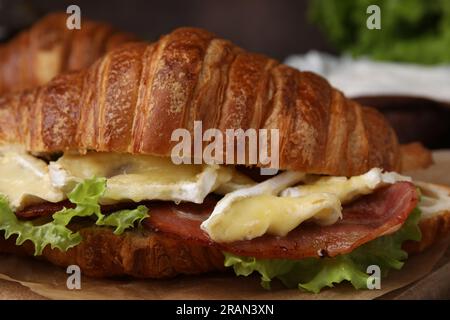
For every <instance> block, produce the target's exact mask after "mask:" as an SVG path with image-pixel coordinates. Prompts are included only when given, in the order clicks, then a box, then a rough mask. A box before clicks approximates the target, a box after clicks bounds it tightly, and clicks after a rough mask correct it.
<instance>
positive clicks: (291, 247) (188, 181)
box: [0, 146, 447, 292]
mask: <svg viewBox="0 0 450 320" xmlns="http://www.w3.org/2000/svg"><path fill="white" fill-rule="evenodd" d="M419 187H420V185H419ZM0 194H2V196H1V197H0V230H3V231H4V236H5V238H9V237H10V236H12V235H15V236H16V237H17V238H16V244H17V245H21V244H23V243H24V242H25V241H27V240H29V241H31V242H32V243H33V244H34V246H35V254H37V255H38V254H41V253H42V251H43V250H44V249H45V247H47V246H49V247H51V248H56V249H58V250H62V251H66V250H69V249H70V248H72V247H74V246H76V245H78V244H79V243H80V242H81V241H82V238H81V236H80V234H79V233H78V232H75V231H74V230H72V229H73V228H71V222H73V220H79V219H85V220H86V219H88V220H89V221H92V222H91V223H93V224H95V225H97V226H98V227H104V228H113V229H114V233H115V234H117V235H120V234H122V233H123V232H125V231H126V230H129V231H132V230H133V229H135V228H142V227H143V228H147V229H149V230H153V231H154V232H164V233H168V234H172V235H173V236H176V237H178V238H180V239H183V240H185V241H195V242H196V243H198V244H199V245H204V246H216V247H217V248H220V249H221V250H222V251H223V252H224V257H225V260H224V263H225V265H226V266H229V267H233V268H234V270H235V272H236V273H237V274H238V275H248V274H251V273H252V272H259V273H260V274H261V276H262V283H263V285H264V286H265V287H267V286H268V284H269V282H270V280H271V279H272V278H278V279H280V280H281V281H283V283H285V284H286V285H289V286H293V285H295V286H298V287H299V288H302V289H304V290H308V291H312V292H318V291H320V290H321V289H322V288H323V287H325V286H333V283H338V282H341V281H344V280H348V281H350V282H351V283H352V284H353V285H354V286H355V287H356V288H364V287H367V285H366V282H364V281H365V280H367V279H368V277H369V275H368V274H367V273H365V271H366V270H365V268H367V266H368V265H372V264H378V265H380V267H381V268H382V272H383V274H384V273H385V272H387V271H388V270H389V269H392V268H395V269H399V268H400V267H401V266H402V264H403V261H404V260H405V259H406V256H407V255H406V253H405V252H404V251H403V250H401V245H402V243H403V242H404V241H406V240H419V239H420V231H419V228H418V227H417V223H418V221H419V218H420V204H419V194H418V189H417V187H416V186H415V185H413V184H412V182H411V179H410V178H409V177H405V176H402V175H399V174H397V173H394V172H389V173H388V172H383V171H382V170H381V169H378V168H373V169H372V170H370V171H369V172H367V173H365V174H363V175H360V176H355V177H323V176H318V175H312V174H305V173H301V172H291V171H285V172H282V173H280V174H279V175H277V176H275V177H272V178H270V179H267V180H265V181H263V182H260V183H256V182H254V181H253V180H252V179H250V178H249V177H247V176H246V175H244V174H242V173H240V172H239V171H238V170H236V168H234V167H232V166H219V165H175V164H173V163H172V162H171V160H170V158H160V157H153V156H146V155H129V154H115V153H99V152H88V153H87V154H85V155H77V154H63V155H62V156H60V157H59V158H58V159H56V160H54V161H49V162H46V161H44V160H42V159H40V158H38V157H35V156H33V155H31V154H29V153H27V152H25V151H24V150H23V149H21V148H19V147H15V146H4V147H2V149H1V150H0ZM424 198H425V199H427V198H431V196H430V195H429V196H426V197H424ZM446 201H447V200H446ZM427 203H430V201H428V202H427ZM432 205H439V204H436V203H435V202H434V203H433V204H432ZM415 208H416V209H415ZM425 210H426V208H425Z"/></svg>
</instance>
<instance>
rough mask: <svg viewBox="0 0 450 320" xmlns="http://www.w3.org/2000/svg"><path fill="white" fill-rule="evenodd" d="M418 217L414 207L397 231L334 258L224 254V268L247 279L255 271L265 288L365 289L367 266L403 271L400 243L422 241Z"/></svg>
mask: <svg viewBox="0 0 450 320" xmlns="http://www.w3.org/2000/svg"><path fill="white" fill-rule="evenodd" d="M419 218H420V211H419V209H418V208H416V209H414V210H413V212H411V214H410V215H409V217H408V219H407V220H406V221H405V223H404V224H403V226H402V227H401V228H400V229H399V230H398V231H397V232H395V233H393V234H391V235H386V236H383V237H380V238H377V239H375V240H373V241H370V242H368V243H366V244H364V245H362V246H360V247H359V248H357V249H355V250H354V251H352V252H351V253H349V254H345V255H339V256H336V257H333V258H322V259H318V258H306V259H301V260H287V259H255V258H252V257H239V256H236V255H233V254H230V253H226V252H225V253H224V255H225V266H226V267H233V269H234V272H235V273H236V275H242V276H248V275H250V274H252V273H253V272H258V273H259V274H260V275H261V285H262V286H263V287H264V288H267V289H268V288H270V282H271V280H272V279H274V278H277V279H279V280H281V282H283V284H284V285H285V286H287V287H290V288H292V287H298V288H299V289H303V290H306V291H309V292H314V293H318V292H320V290H321V289H322V288H324V287H333V286H334V284H336V283H340V282H342V281H349V282H350V283H351V284H352V285H353V287H355V288H356V289H363V288H367V281H368V279H369V277H370V274H368V273H366V270H367V267H368V266H370V265H378V266H379V267H380V269H381V275H382V276H386V275H387V274H388V272H389V270H390V269H397V270H398V269H400V268H402V266H403V264H404V260H405V259H406V258H407V257H408V254H407V253H406V252H405V251H403V250H402V243H403V242H404V241H406V240H414V241H418V240H420V238H421V234H420V229H419V227H418V222H419Z"/></svg>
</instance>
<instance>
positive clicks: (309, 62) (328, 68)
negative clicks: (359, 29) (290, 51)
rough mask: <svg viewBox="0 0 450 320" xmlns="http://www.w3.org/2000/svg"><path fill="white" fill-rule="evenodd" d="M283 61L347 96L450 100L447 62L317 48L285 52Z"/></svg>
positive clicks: (449, 77)
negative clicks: (411, 61)
mask: <svg viewBox="0 0 450 320" xmlns="http://www.w3.org/2000/svg"><path fill="white" fill-rule="evenodd" d="M285 63H286V64H288V65H290V66H292V67H294V68H297V69H300V70H302V71H306V70H308V71H313V72H316V73H318V74H320V75H322V76H323V77H325V78H326V79H327V80H328V81H329V82H330V83H331V84H332V85H333V86H334V87H336V88H338V89H340V90H341V91H343V92H344V93H345V94H346V95H347V96H348V97H357V96H373V95H406V96H415V97H423V98H429V99H433V100H437V101H442V102H450V65H442V66H422V65H415V64H406V63H393V62H378V61H372V60H369V59H367V58H358V59H353V58H352V57H349V56H343V57H335V56H332V55H329V54H326V53H321V52H317V51H310V52H308V53H307V54H305V55H292V56H289V57H288V58H287V59H286V61H285Z"/></svg>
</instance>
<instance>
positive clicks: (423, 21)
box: [309, 0, 450, 64]
mask: <svg viewBox="0 0 450 320" xmlns="http://www.w3.org/2000/svg"><path fill="white" fill-rule="evenodd" d="M373 4H375V5H378V6H379V7H380V9H381V29H380V30H377V29H374V30H369V29H368V28H367V27H366V21H367V18H368V17H369V16H370V14H367V13H366V10H367V7H368V6H370V5H373ZM309 16H310V19H311V20H312V22H314V23H316V24H317V25H318V26H319V27H320V28H321V29H322V31H323V32H324V33H325V34H326V36H327V37H328V38H329V40H330V41H331V42H332V43H333V45H335V46H336V48H337V49H339V50H341V51H344V52H346V53H351V54H352V55H353V56H361V55H365V56H369V57H371V58H373V59H377V60H392V61H403V62H412V63H423V64H438V63H449V62H450V1H449V0H310V7H309Z"/></svg>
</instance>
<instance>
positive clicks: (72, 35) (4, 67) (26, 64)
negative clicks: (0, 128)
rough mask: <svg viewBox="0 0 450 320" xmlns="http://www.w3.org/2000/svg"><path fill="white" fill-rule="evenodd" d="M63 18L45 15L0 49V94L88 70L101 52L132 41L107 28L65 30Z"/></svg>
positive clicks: (87, 24) (89, 24)
mask: <svg viewBox="0 0 450 320" xmlns="http://www.w3.org/2000/svg"><path fill="white" fill-rule="evenodd" d="M67 17H68V16H67V15H66V14H64V13H53V14H50V15H47V16H46V17H44V18H43V19H41V20H40V21H38V22H37V23H36V24H34V25H33V26H32V27H31V28H30V29H29V30H26V31H24V32H22V33H20V34H19V35H18V36H17V37H15V38H14V39H13V40H11V41H10V42H8V43H6V44H3V45H2V46H0V61H1V64H0V94H1V93H6V92H10V91H19V90H22V89H26V88H32V87H35V86H38V85H41V84H44V83H46V82H48V81H49V80H51V79H52V78H53V77H54V76H55V75H57V74H60V73H62V72H66V71H73V70H80V69H82V68H85V67H88V66H90V65H91V64H92V63H93V62H94V61H95V60H97V59H98V58H99V57H101V56H102V55H103V54H104V53H105V52H107V51H109V50H111V49H112V48H115V47H117V46H118V45H120V44H122V43H124V42H128V41H130V40H132V39H134V37H133V36H132V35H130V34H127V33H122V32H118V31H116V30H114V29H113V28H112V27H111V26H110V25H108V24H105V23H98V22H93V21H89V20H85V19H82V20H81V29H79V30H76V29H74V30H69V29H67V27H66V20H67Z"/></svg>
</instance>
